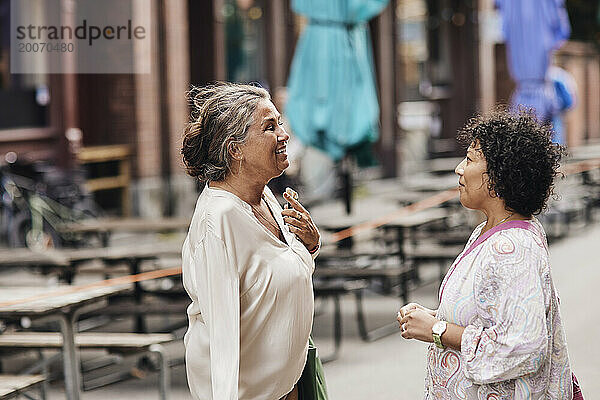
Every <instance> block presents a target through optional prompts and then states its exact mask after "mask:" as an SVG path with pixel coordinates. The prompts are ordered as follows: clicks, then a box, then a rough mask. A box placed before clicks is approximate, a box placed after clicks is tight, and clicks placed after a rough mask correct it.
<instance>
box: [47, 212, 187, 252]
mask: <svg viewBox="0 0 600 400" xmlns="http://www.w3.org/2000/svg"><path fill="white" fill-rule="evenodd" d="M189 225H190V218H189V217H173V218H152V219H150V218H98V219H87V220H83V221H80V222H76V223H68V224H63V225H61V226H59V228H58V229H59V231H61V232H68V233H98V234H100V235H101V237H102V243H103V245H104V246H105V247H106V246H108V240H109V237H110V235H111V234H112V233H113V232H133V233H147V232H168V231H181V230H185V229H187V228H188V227H189Z"/></svg>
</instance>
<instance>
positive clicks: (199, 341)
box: [182, 186, 314, 400]
mask: <svg viewBox="0 0 600 400" xmlns="http://www.w3.org/2000/svg"><path fill="white" fill-rule="evenodd" d="M263 198H264V199H265V200H266V202H267V204H268V205H269V208H270V209H271V210H272V213H273V215H274V216H275V219H276V220H277V223H278V224H279V226H280V228H281V229H282V232H283V235H284V237H285V240H286V242H287V243H289V245H288V244H286V243H282V242H281V241H280V240H279V239H278V238H276V237H275V236H274V235H273V234H272V233H271V232H270V231H268V230H267V229H266V228H265V227H264V226H263V225H261V224H260V222H259V221H258V220H257V219H256V217H255V216H254V214H253V213H252V209H251V207H250V205H249V204H248V203H246V202H244V201H242V200H241V199H240V198H238V197H237V196H235V195H234V194H232V193H230V192H228V191H225V190H221V189H214V188H210V187H208V186H206V187H205V189H204V190H203V192H202V194H201V195H200V197H199V198H198V202H197V203H196V209H195V211H194V216H193V218H192V221H191V224H190V228H189V232H188V235H187V238H186V240H185V242H184V244H183V250H182V256H183V284H184V287H185V289H186V291H187V293H188V295H189V296H190V299H191V300H192V303H191V304H190V305H189V307H188V309H187V314H188V318H189V327H188V330H187V332H186V334H185V338H184V344H185V359H186V369H187V378H188V384H189V386H190V390H191V393H192V396H193V397H194V399H202V400H237V399H253V400H275V399H279V398H281V397H283V396H284V395H285V394H287V393H288V392H290V391H291V390H292V388H293V386H294V384H295V383H296V382H297V381H298V379H300V376H301V375H302V370H303V368H304V364H305V362H306V355H307V350H308V337H309V334H310V331H311V327H312V319H313V309H314V300H313V290H312V280H311V276H312V272H313V270H314V261H313V257H311V254H310V253H309V252H308V251H307V250H306V248H305V247H304V245H303V244H302V243H301V242H300V241H299V240H298V239H297V238H296V237H295V235H294V234H292V233H290V231H289V230H288V228H287V226H286V225H284V223H283V219H282V217H281V211H282V209H281V206H280V205H279V203H278V202H277V200H276V199H275V197H274V196H273V193H272V192H271V191H270V190H269V189H268V188H267V187H265V191H264V193H263Z"/></svg>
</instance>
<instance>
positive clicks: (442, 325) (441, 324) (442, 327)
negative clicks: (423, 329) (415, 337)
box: [431, 321, 446, 335]
mask: <svg viewBox="0 0 600 400" xmlns="http://www.w3.org/2000/svg"><path fill="white" fill-rule="evenodd" d="M431 330H432V331H433V333H435V334H436V335H441V334H442V333H444V332H445V331H446V321H438V322H436V323H435V325H433V328H432V329H431Z"/></svg>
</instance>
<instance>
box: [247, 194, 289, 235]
mask: <svg viewBox="0 0 600 400" xmlns="http://www.w3.org/2000/svg"><path fill="white" fill-rule="evenodd" d="M263 200H264V199H263ZM250 207H251V208H252V211H253V213H254V215H255V216H256V217H260V219H261V220H263V221H264V222H266V223H267V224H269V225H270V226H271V227H272V228H273V229H275V232H277V234H276V235H275V236H278V237H279V239H281V238H282V237H283V232H281V228H280V227H279V225H278V224H277V222H275V223H273V222H272V221H271V220H270V219H269V218H268V217H266V216H265V215H264V214H263V213H262V211H261V210H260V208H258V207H256V206H253V205H250ZM267 207H269V206H268V205H267ZM269 211H271V209H269ZM271 216H272V217H273V213H271ZM273 218H275V217H273Z"/></svg>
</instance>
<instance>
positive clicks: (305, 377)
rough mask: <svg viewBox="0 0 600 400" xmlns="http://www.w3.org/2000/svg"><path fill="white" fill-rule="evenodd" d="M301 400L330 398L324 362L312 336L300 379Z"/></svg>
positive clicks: (299, 396) (324, 399)
mask: <svg viewBox="0 0 600 400" xmlns="http://www.w3.org/2000/svg"><path fill="white" fill-rule="evenodd" d="M298 398H299V399H300V400H328V397H327V385H326V384H325V373H324V372H323V364H322V363H321V360H320V359H319V355H318V354H317V348H316V347H315V344H314V343H313V340H312V338H311V337H309V338H308V355H307V357H306V365H305V366H304V371H302V376H301V377H300V380H299V381H298Z"/></svg>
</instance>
